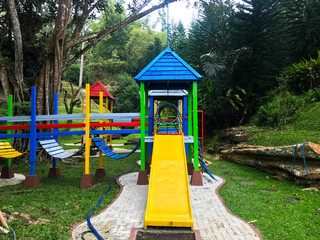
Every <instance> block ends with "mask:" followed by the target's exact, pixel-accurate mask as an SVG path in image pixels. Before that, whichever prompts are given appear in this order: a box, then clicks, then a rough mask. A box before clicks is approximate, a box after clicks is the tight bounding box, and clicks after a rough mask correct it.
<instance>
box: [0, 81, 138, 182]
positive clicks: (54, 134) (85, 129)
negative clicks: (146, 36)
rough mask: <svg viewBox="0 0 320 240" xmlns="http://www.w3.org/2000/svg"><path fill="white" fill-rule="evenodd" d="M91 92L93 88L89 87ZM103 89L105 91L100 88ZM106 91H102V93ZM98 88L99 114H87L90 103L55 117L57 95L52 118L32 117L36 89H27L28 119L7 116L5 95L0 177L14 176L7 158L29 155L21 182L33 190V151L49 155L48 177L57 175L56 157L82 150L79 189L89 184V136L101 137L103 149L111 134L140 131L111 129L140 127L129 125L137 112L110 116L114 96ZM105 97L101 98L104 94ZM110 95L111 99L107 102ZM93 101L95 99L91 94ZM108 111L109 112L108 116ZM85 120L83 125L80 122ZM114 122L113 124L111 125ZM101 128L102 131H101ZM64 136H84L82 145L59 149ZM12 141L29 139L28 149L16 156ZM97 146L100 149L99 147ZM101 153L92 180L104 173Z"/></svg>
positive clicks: (87, 87)
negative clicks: (72, 149) (26, 172)
mask: <svg viewBox="0 0 320 240" xmlns="http://www.w3.org/2000/svg"><path fill="white" fill-rule="evenodd" d="M94 86H98V87H100V88H101V86H102V85H101V84H100V83H99V82H98V83H97V84H96V85H93V87H94ZM93 89H95V88H93ZM104 90H105V89H104ZM105 91H106V90H105ZM105 91H103V89H100V91H99V92H98V93H99V103H100V104H99V105H100V107H99V113H93V114H91V113H90V104H86V105H85V113H83V114H65V115H58V94H55V95H54V114H53V115H36V88H35V87H32V89H31V116H16V117H12V116H10V113H12V96H9V104H8V109H9V111H8V117H1V118H0V121H1V122H4V123H6V126H0V130H7V134H0V139H4V140H6V141H5V142H1V143H0V157H4V158H7V159H6V162H5V166H4V167H3V169H2V172H1V177H2V178H12V177H13V176H14V174H13V169H12V166H11V161H10V158H14V157H18V156H21V155H23V154H27V153H29V163H30V174H29V175H27V176H26V180H25V181H24V183H23V186H24V187H34V186H38V185H39V184H40V181H39V177H38V175H37V174H36V173H35V167H36V151H37V149H38V148H40V147H43V148H44V149H45V150H46V151H47V153H48V154H49V155H51V156H52V157H53V160H52V168H50V170H49V177H58V176H60V170H59V168H58V167H57V158H61V159H62V158H67V157H71V156H73V155H75V154H82V153H83V150H85V151H84V152H85V173H84V174H83V176H82V181H81V185H80V187H81V188H86V187H89V186H91V185H93V180H92V179H93V178H92V175H91V174H90V172H89V164H90V162H89V161H90V147H91V146H96V145H95V144H94V142H92V139H91V138H90V136H93V135H97V134H98V135H100V137H102V136H103V135H105V137H104V141H105V146H106V145H107V144H108V141H107V139H108V136H110V139H109V146H108V148H109V149H111V148H110V146H111V141H112V137H111V135H112V134H131V133H140V130H136V129H132V130H131V129H124V130H113V129H112V127H123V126H140V123H139V122H132V119H133V118H136V119H137V118H139V117H140V114H139V113H112V107H113V100H114V97H113V96H112V95H111V94H110V95H106V94H107V93H108V92H105ZM104 94H105V95H104ZM110 96H112V99H111V100H110ZM104 97H105V98H106V106H108V105H109V104H108V100H110V102H109V103H110V105H111V109H110V110H109V109H108V107H106V110H105V111H106V113H103V98H104ZM93 98H96V96H95V95H93ZM86 103H90V86H89V84H87V85H86ZM110 112H111V113H110ZM61 120H81V123H71V124H62V123H58V121H61ZM84 120H85V122H84ZM91 120H93V121H94V120H98V121H99V123H98V122H90V121H91ZM39 121H41V122H45V121H53V124H51V123H48V124H37V122H39ZM112 121H114V122H112ZM21 122H24V123H25V122H26V123H29V124H24V125H12V123H21ZM97 127H98V128H99V130H90V128H97ZM60 128H82V130H80V131H78V130H76V131H59V129H60ZM103 128H105V129H103ZM38 129H52V131H51V132H39V131H37V130H38ZM12 130H24V131H28V132H27V133H12V132H11V131H12ZM65 135H81V136H85V138H84V140H85V141H84V145H83V146H82V147H81V148H80V149H79V150H78V151H77V152H76V153H73V154H70V153H67V152H65V151H64V150H63V149H62V147H61V146H59V144H58V142H59V136H65ZM13 138H29V139H30V148H29V150H27V151H26V152H24V153H19V152H18V151H16V150H15V149H13V147H12V146H11V145H10V140H11V139H13ZM100 147H101V146H100ZM102 164H103V152H102V151H100V153H99V168H98V169H97V171H96V177H98V178H99V177H103V176H104V175H105V170H104V169H103V165H102Z"/></svg>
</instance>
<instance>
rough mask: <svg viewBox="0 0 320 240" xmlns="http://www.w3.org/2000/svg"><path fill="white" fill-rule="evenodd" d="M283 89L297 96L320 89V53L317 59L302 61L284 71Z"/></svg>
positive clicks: (282, 74)
mask: <svg viewBox="0 0 320 240" xmlns="http://www.w3.org/2000/svg"><path fill="white" fill-rule="evenodd" d="M279 80H280V84H281V85H282V88H284V89H286V90H288V91H290V92H293V93H295V94H303V93H305V92H307V91H308V90H313V89H315V88H319V87H320V51H318V58H317V59H312V58H311V59H310V60H309V61H307V60H304V59H303V60H301V61H300V62H299V63H294V64H292V65H291V66H289V67H287V68H285V69H284V71H283V72H282V73H281V77H280V79H279Z"/></svg>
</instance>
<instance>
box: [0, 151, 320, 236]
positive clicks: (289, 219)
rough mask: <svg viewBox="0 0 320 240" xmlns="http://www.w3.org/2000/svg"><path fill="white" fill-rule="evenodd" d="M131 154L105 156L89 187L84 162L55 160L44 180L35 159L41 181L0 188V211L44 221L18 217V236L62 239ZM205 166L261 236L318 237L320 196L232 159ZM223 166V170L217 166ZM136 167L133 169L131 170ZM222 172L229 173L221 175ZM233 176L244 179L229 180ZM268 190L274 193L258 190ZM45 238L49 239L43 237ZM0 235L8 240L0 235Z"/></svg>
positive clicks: (22, 167)
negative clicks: (83, 183) (99, 175)
mask: <svg viewBox="0 0 320 240" xmlns="http://www.w3.org/2000/svg"><path fill="white" fill-rule="evenodd" d="M138 156H139V155H138V154H133V155H132V156H130V157H129V158H127V159H124V160H120V161H119V160H112V159H109V158H108V159H107V158H105V163H104V166H105V169H106V172H107V177H106V178H105V179H95V180H94V181H95V185H94V186H93V187H90V188H88V189H80V188H79V185H80V180H81V176H82V174H83V172H84V163H83V162H81V163H79V164H75V165H67V164H64V163H62V162H60V163H59V167H60V169H61V174H62V176H61V178H58V179H49V178H47V172H48V169H49V168H50V164H49V163H37V166H36V169H37V174H38V175H39V178H40V182H41V185H40V187H36V188H32V189H30V188H22V186H21V185H16V186H7V187H2V188H0V196H1V197H0V206H1V209H2V210H5V211H9V212H19V213H23V214H29V215H31V216H32V219H34V220H37V219H39V218H40V219H44V222H43V223H42V224H29V223H28V222H27V221H26V220H25V219H23V218H20V219H16V220H13V221H10V222H9V224H10V225H11V226H12V227H13V228H14V229H15V231H16V232H17V236H18V239H68V238H69V237H70V229H71V227H72V226H73V225H74V224H75V223H77V222H81V221H84V220H85V219H86V216H87V214H88V212H89V211H90V210H91V209H92V208H93V206H94V205H95V204H97V202H98V200H99V198H100V196H101V194H102V193H103V192H104V191H106V189H107V184H108V182H109V181H110V180H111V179H112V178H113V177H114V176H116V175H118V174H121V173H123V172H125V171H127V170H128V169H130V168H131V167H132V160H133V159H134V158H135V157H138ZM207 158H208V159H209V160H210V161H213V165H212V166H210V167H209V168H210V170H211V171H212V173H214V174H216V175H219V176H222V177H224V178H225V179H226V184H225V185H224V186H223V187H222V188H220V190H219V193H220V195H221V196H222V198H223V199H224V202H225V204H226V205H227V207H228V208H229V209H230V210H231V211H232V212H233V213H234V214H235V215H237V216H239V217H241V218H243V219H244V220H245V221H254V223H253V225H255V226H256V227H257V228H258V229H259V230H260V232H261V234H262V235H263V236H264V239H270V240H273V239H288V240H289V239H290V240H292V239H297V240H298V239H308V240H316V239H319V238H318V236H320V229H319V228H318V227H317V224H318V223H319V221H320V214H317V208H319V207H320V194H319V193H318V192H313V191H303V190H302V189H303V186H298V185H296V184H294V183H292V182H289V181H286V180H276V179H273V178H272V176H270V175H268V174H266V173H262V172H260V171H258V170H256V169H254V168H252V167H248V166H243V165H239V164H236V163H233V162H227V161H221V160H213V156H210V155H208V156H207ZM97 167H98V160H97V159H96V158H91V165H90V169H91V173H93V174H94V171H95V169H96V168H97ZM219 167H220V168H221V167H225V168H227V169H219ZM14 169H15V172H20V173H24V174H28V170H29V168H28V165H27V164H26V163H24V162H20V163H19V164H16V165H14ZM137 170H138V167H136V168H135V169H134V171H137ZM225 172H235V173H236V175H227V174H225ZM234 177H243V178H247V179H246V180H235V179H233V178H234ZM243 181H245V182H255V183H256V184H255V185H254V186H243V185H241V184H240V183H241V182H243ZM259 189H273V190H276V191H277V192H267V191H261V190H259ZM118 192H119V187H118V186H117V185H116V184H114V185H113V188H112V190H111V192H110V193H108V194H107V195H106V196H105V198H104V200H103V203H102V206H101V207H99V208H98V210H97V211H96V212H95V213H97V212H99V211H101V210H102V209H103V208H104V207H105V206H107V204H109V203H110V202H111V201H112V200H113V198H114V197H115V196H116V195H117V194H118ZM286 197H298V198H302V199H304V200H303V201H295V202H287V201H286ZM49 236H50V238H48V237H49ZM0 239H11V238H9V237H5V236H4V235H3V234H2V233H0Z"/></svg>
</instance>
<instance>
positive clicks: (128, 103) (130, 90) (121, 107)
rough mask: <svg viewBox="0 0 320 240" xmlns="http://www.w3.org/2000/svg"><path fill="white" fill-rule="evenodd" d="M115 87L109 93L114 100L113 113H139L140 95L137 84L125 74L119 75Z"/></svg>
mask: <svg viewBox="0 0 320 240" xmlns="http://www.w3.org/2000/svg"><path fill="white" fill-rule="evenodd" d="M116 80H117V85H116V86H115V90H113V91H111V93H112V95H113V96H115V98H116V103H115V106H114V111H115V112H139V111H140V95H139V86H138V84H137V83H136V82H135V81H134V80H133V79H132V77H130V75H128V74H127V73H122V74H119V75H118V76H117V77H116Z"/></svg>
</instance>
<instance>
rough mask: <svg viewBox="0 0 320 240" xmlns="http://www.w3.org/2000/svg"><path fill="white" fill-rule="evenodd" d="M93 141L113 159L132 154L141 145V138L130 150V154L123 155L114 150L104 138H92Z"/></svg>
mask: <svg viewBox="0 0 320 240" xmlns="http://www.w3.org/2000/svg"><path fill="white" fill-rule="evenodd" d="M92 141H93V142H94V143H95V144H96V146H97V148H98V149H99V150H100V151H101V152H102V153H103V154H104V155H106V156H107V157H110V158H113V159H122V158H126V157H128V156H130V155H131V154H132V153H134V152H135V151H136V150H137V149H138V147H139V145H140V140H139V142H138V143H137V145H136V146H135V147H134V149H133V150H132V151H131V152H129V153H128V154H125V155H121V154H118V153H115V152H112V150H111V149H110V148H109V147H108V146H107V145H106V143H105V141H104V139H103V138H92Z"/></svg>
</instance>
